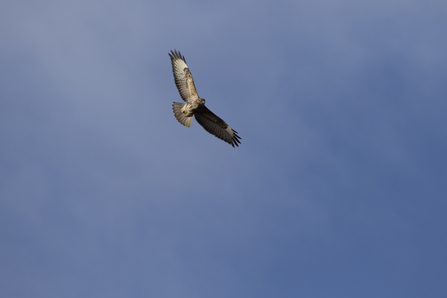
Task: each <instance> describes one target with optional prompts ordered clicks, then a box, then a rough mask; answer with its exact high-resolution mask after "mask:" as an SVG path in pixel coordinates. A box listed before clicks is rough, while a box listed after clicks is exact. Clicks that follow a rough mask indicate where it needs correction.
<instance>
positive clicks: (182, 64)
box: [168, 49, 198, 102]
mask: <svg viewBox="0 0 447 298" xmlns="http://www.w3.org/2000/svg"><path fill="white" fill-rule="evenodd" d="M168 55H169V57H171V64H172V73H173V74H174V81H175V85H176V86H177V89H178V92H179V94H180V97H181V98H182V99H183V100H184V101H186V102H188V101H189V100H190V99H191V96H193V97H196V96H198V95H197V91H196V89H195V86H194V80H193V78H192V75H191V72H190V71H189V68H188V65H187V64H186V59H185V57H184V56H182V54H181V53H180V51H177V50H176V49H174V51H171V53H168ZM194 93H195V94H194Z"/></svg>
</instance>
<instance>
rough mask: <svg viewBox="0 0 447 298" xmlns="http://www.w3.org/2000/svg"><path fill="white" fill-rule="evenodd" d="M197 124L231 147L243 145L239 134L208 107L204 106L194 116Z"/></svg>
mask: <svg viewBox="0 0 447 298" xmlns="http://www.w3.org/2000/svg"><path fill="white" fill-rule="evenodd" d="M194 115H195V116H196V120H197V122H199V124H200V125H202V127H203V128H204V129H205V130H206V131H207V132H209V133H210V134H212V135H215V136H216V137H218V138H219V139H221V140H223V141H225V142H227V143H228V144H230V145H231V146H233V147H234V146H235V145H236V146H239V144H240V143H241V141H240V139H241V138H240V137H239V136H238V134H237V132H236V131H235V130H233V129H232V128H231V127H229V126H228V124H226V123H225V121H223V120H222V119H221V118H219V117H218V116H217V115H215V114H214V113H213V112H211V111H210V110H209V109H208V108H207V107H206V106H202V107H201V108H200V109H198V110H197V111H196V113H195V114H194Z"/></svg>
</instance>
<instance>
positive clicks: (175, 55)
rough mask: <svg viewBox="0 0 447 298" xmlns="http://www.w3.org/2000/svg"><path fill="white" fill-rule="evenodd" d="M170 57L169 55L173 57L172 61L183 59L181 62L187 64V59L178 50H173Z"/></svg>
mask: <svg viewBox="0 0 447 298" xmlns="http://www.w3.org/2000/svg"><path fill="white" fill-rule="evenodd" d="M168 55H169V57H171V60H174V59H181V60H183V61H185V63H186V59H185V57H184V56H182V54H181V53H180V51H177V50H176V49H174V51H173V50H171V53H168Z"/></svg>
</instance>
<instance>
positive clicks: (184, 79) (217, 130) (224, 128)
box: [168, 49, 241, 147]
mask: <svg viewBox="0 0 447 298" xmlns="http://www.w3.org/2000/svg"><path fill="white" fill-rule="evenodd" d="M168 55H169V57H171V63H172V73H173V74H174V81H175V85H176V86H177V89H178V92H179V93H180V97H181V98H182V99H183V100H184V101H185V102H186V103H180V102H174V103H173V104H172V110H173V111H174V116H175V118H176V119H177V120H178V122H180V123H181V124H183V125H184V126H186V127H189V126H190V125H191V120H192V116H195V117H196V120H197V122H199V124H200V125H202V127H203V128H204V129H205V130H206V131H207V132H209V133H210V134H212V135H215V136H216V137H218V138H219V139H221V140H223V141H225V142H227V143H228V144H230V145H231V146H233V147H234V146H235V145H236V146H239V144H240V143H241V141H240V139H241V138H240V137H239V136H238V134H237V131H235V130H233V129H232V128H231V127H229V126H228V124H226V123H225V121H223V120H222V119H220V118H219V117H218V116H216V115H215V114H214V113H213V112H211V111H210V110H209V109H208V108H207V107H206V106H205V99H203V98H200V97H199V95H198V94H197V90H196V86H195V85H194V79H193V78H192V74H191V72H190V71H189V68H188V65H186V60H185V57H184V56H182V55H181V54H180V51H177V50H176V49H174V51H172V50H171V53H168Z"/></svg>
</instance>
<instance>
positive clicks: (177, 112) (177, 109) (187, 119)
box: [172, 102, 192, 127]
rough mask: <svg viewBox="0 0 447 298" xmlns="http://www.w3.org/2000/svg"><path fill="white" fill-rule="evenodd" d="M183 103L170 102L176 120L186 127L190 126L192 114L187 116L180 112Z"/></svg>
mask: <svg viewBox="0 0 447 298" xmlns="http://www.w3.org/2000/svg"><path fill="white" fill-rule="evenodd" d="M184 105H185V104H184V103H180V102H174V103H172V110H173V111H174V116H175V118H176V119H177V120H178V122H180V123H181V124H183V125H184V126H186V127H189V126H191V120H192V115H191V116H189V117H188V116H185V114H183V113H182V108H183V106H184Z"/></svg>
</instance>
